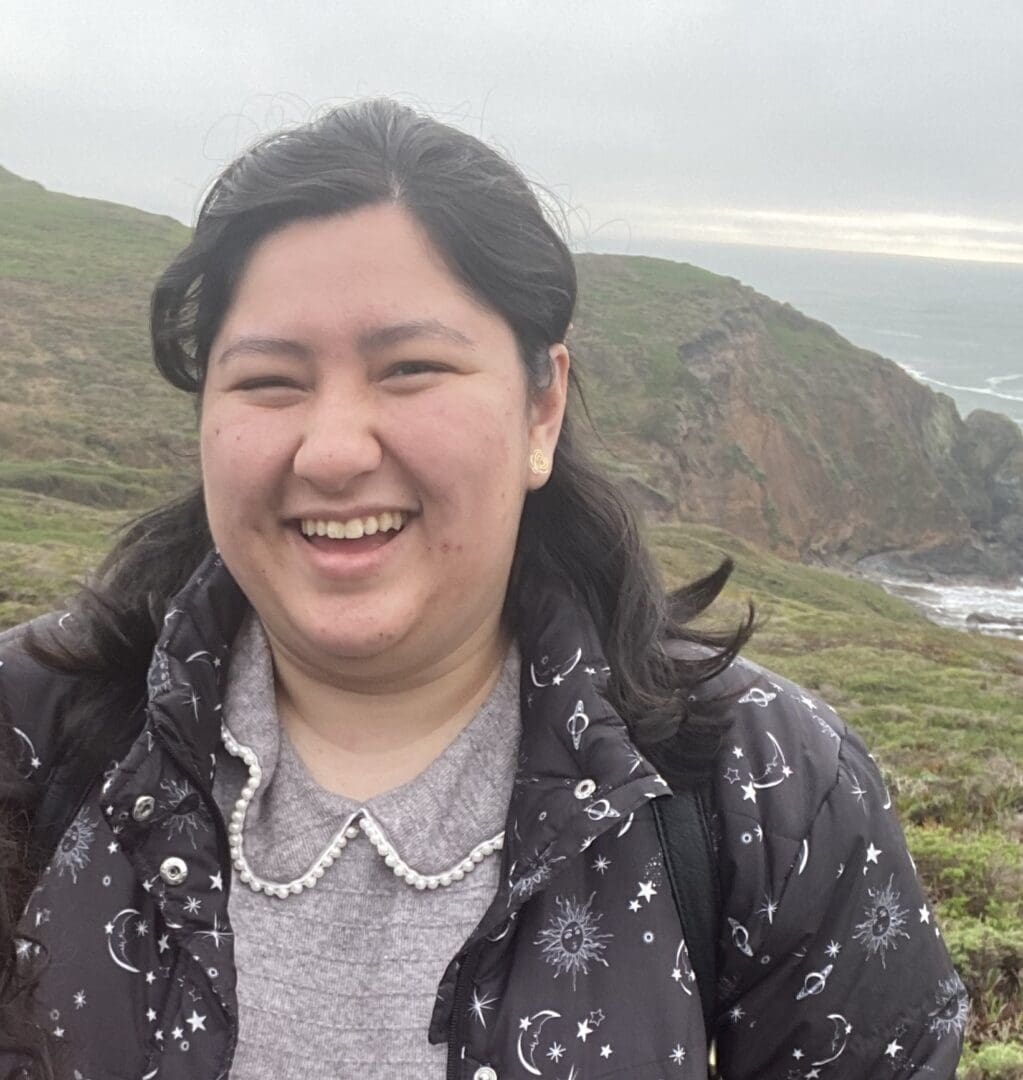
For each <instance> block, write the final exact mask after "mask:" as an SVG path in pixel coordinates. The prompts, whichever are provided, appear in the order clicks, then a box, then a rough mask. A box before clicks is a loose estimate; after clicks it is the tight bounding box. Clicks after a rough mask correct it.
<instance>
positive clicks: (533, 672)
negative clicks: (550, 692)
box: [529, 649, 583, 689]
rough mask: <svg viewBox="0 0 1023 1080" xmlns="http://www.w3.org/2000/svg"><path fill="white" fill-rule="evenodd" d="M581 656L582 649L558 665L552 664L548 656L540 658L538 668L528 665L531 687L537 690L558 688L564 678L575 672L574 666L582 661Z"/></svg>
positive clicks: (534, 665)
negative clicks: (548, 687)
mask: <svg viewBox="0 0 1023 1080" xmlns="http://www.w3.org/2000/svg"><path fill="white" fill-rule="evenodd" d="M582 655H583V651H582V649H576V651H575V653H574V654H573V655H572V656H570V657H569V658H568V659H567V660H564V661H562V663H560V664H552V663H551V658H550V657H549V656H541V657H540V666H539V667H537V665H536V664H533V663H531V664H530V665H529V675H530V677H531V678H532V680H533V685H534V686H535V687H537V688H538V689H542V688H543V687H545V686H560V685H561V684H562V683H563V682H564V681H565V678H566V677H567V676H569V675H571V674H572V672H573V671H574V670H575V666H576V664H578V663H579V661H580V660H581V659H582Z"/></svg>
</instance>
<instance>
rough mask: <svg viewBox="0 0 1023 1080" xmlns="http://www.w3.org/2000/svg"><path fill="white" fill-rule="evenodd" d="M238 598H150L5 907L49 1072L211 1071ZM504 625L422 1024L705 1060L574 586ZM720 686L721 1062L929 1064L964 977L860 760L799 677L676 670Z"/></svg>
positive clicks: (580, 1054) (960, 997)
mask: <svg viewBox="0 0 1023 1080" xmlns="http://www.w3.org/2000/svg"><path fill="white" fill-rule="evenodd" d="M246 608H247V601H246V600H245V598H244V596H243V595H242V594H241V592H240V590H239V589H238V587H237V585H236V584H235V583H234V581H233V579H232V578H231V576H230V575H229V573H228V572H227V570H226V568H225V567H224V566H223V564H222V563H221V561H220V560H219V558H217V557H216V556H211V557H210V558H209V559H208V560H207V561H206V562H205V563H204V564H203V566H202V567H200V569H199V570H198V571H197V572H196V574H195V575H194V577H193V578H192V580H191V582H190V583H189V584H188V586H186V588H185V589H184V590H183V591H182V592H181V593H180V594H179V596H178V597H177V598H176V599H175V601H174V602H173V603H172V604H171V606H170V608H169V610H168V611H167V613H166V617H165V620H164V628H163V633H162V636H161V638H160V640H159V642H158V644H157V646H156V648H155V649H154V652H153V658H152V666H151V668H150V672H149V680H148V702H147V704H146V707H145V710H144V713H143V719H142V722H141V727H140V729H139V730H138V733H137V736H136V737H135V738H134V742H133V744H132V745H131V748H130V750H129V751H128V752H127V753H126V754H124V755H122V756H120V758H119V760H116V761H113V762H111V763H110V767H109V768H108V769H107V770H106V771H105V772H104V774H103V775H99V776H96V777H95V778H94V782H93V783H92V785H91V788H90V789H89V791H88V794H87V796H86V797H85V801H84V802H83V803H82V805H81V806H80V808H78V809H77V813H75V812H74V807H71V808H70V813H69V814H68V819H69V820H70V819H71V818H72V817H73V820H71V824H70V825H69V826H68V827H67V829H66V831H65V832H64V834H63V838H62V839H61V841H60V843H59V845H58V847H57V849H56V851H55V853H54V854H53V857H52V859H51V861H50V862H49V865H48V866H47V868H46V870H45V871H44V873H43V874H42V876H41V878H40V880H39V883H38V886H37V887H36V889H35V891H34V892H33V894H32V896H31V899H30V901H29V903H28V905H27V908H26V910H25V913H24V917H23V920H22V929H21V933H22V936H21V938H20V939H19V943H18V950H17V951H18V954H19V956H20V957H21V962H23V963H26V964H30V963H36V964H41V965H42V975H41V981H40V984H39V988H38V994H37V999H38V1016H39V1022H40V1024H43V1025H45V1027H46V1029H47V1030H48V1031H49V1032H51V1033H52V1036H53V1038H54V1039H55V1040H56V1042H57V1043H58V1044H59V1045H60V1046H61V1047H62V1048H63V1049H64V1053H65V1057H66V1061H67V1066H68V1067H67V1075H68V1076H69V1077H74V1078H75V1080H101V1078H102V1080H129V1078H131V1080H138V1078H139V1077H145V1078H152V1077H160V1078H161V1080H218V1078H223V1077H227V1076H229V1075H233V1074H231V1060H232V1051H233V1047H234V1044H235V1039H236V1033H237V1028H238V1017H237V1003H236V997H235V971H234V966H233V960H232V957H233V938H232V929H231V919H230V897H231V888H232V867H231V863H230V860H229V855H228V845H227V835H226V830H225V826H224V822H223V819H222V817H221V815H220V813H219V811H218V808H217V806H216V805H215V803H214V801H213V797H212V795H211V781H212V773H213V766H214V761H215V750H216V747H217V743H218V740H219V739H220V737H221V723H220V710H221V700H222V693H223V689H224V682H225V677H226V676H225V673H226V668H227V663H226V661H227V659H228V656H229V653H230V649H231V642H232V640H233V637H234V635H235V633H236V631H237V630H238V627H239V625H240V623H241V619H242V616H243V614H244V612H245V610H246ZM519 644H520V649H521V650H522V657H523V664H522V672H523V674H522V699H521V706H522V737H521V751H520V756H519V762H518V773H517V777H516V780H515V784H514V789H513V794H512V798H511V801H510V804H509V808H508V817H507V824H506V836H505V846H504V849H503V851H502V853H501V855H502V871H501V879H500V885H499V888H498V890H497V892H496V895H495V896H494V898H493V901H492V903H491V905H490V908H489V910H488V911H487V912H486V914H485V916H484V917H483V919H482V921H481V922H480V924H479V926H478V928H477V929H476V931H475V932H474V933H473V934H472V935H471V937H470V938H469V940H468V941H466V942H465V944H464V946H463V947H462V949H461V950H460V951H459V952H458V954H457V955H456V956H454V957H452V958H451V962H450V964H449V966H448V968H447V971H446V973H445V975H444V977H443V979H442V981H441V983H440V986H439V988H438V994H437V1001H436V1007H435V1010H434V1015H433V1020H432V1024H431V1026H430V1030H429V1031H428V1032H424V1033H423V1037H424V1039H425V1038H429V1039H430V1041H431V1042H433V1043H441V1044H445V1043H446V1044H447V1046H448V1068H447V1076H448V1077H449V1078H450V1080H456V1078H457V1080H513V1078H514V1080H530V1078H535V1077H544V1078H549V1080H612V1078H618V1080H668V1078H679V1080H682V1078H703V1077H706V1076H707V1072H708V1066H707V1046H706V1040H705V1034H704V1024H703V1017H702V1015H701V1009H700V995H699V993H698V992H697V987H696V985H695V978H696V976H695V974H694V971H693V969H692V966H691V964H690V962H689V957H688V953H687V949H686V943H685V941H684V940H683V936H682V931H681V929H680V921H679V917H678V912H677V910H676V908H675V906H674V902H673V899H672V891H671V888H670V883H669V882H668V880H667V877H666V871H665V864H664V861H663V859H662V855H661V850H660V847H659V843H658V837H657V833H656V829H655V822H654V819H653V814H652V812H651V802H652V800H655V799H660V798H665V797H668V796H669V795H670V788H669V786H668V784H667V783H666V782H665V780H664V779H662V778H661V777H660V776H659V775H658V774H657V772H656V770H655V769H654V767H653V766H652V765H651V764H650V762H649V761H648V760H647V759H646V758H645V757H644V756H643V755H642V754H640V753H639V752H638V751H637V749H636V747H635V746H634V744H633V742H632V741H631V739H630V737H629V734H628V731H627V728H626V725H625V724H624V722H623V721H622V720H621V718H620V717H619V716H618V715H617V714H616V713H615V712H614V710H613V709H612V708H611V707H610V705H609V704H608V703H607V701H606V699H605V696H604V694H605V689H606V686H607V681H608V676H609V669H608V667H607V665H606V662H605V658H604V656H603V655H602V652H601V648H600V645H599V643H598V640H597V636H596V633H595V630H594V627H593V625H592V622H591V620H590V618H589V617H588V615H587V613H586V612H585V611H584V610H583V609H582V608H580V607H579V606H578V605H577V604H576V603H575V602H573V601H572V600H570V599H569V598H568V597H567V596H566V595H565V594H564V592H563V591H561V590H560V589H559V588H556V587H554V586H552V587H551V588H550V589H548V590H544V591H543V592H542V593H541V594H539V595H538V596H537V597H536V604H535V618H534V620H533V629H532V630H531V632H530V633H529V634H528V635H527V636H526V639H525V640H522V641H520V643H519ZM0 662H2V667H0V712H2V713H3V714H4V715H5V716H6V717H7V718H8V722H9V723H10V724H11V725H13V729H14V736H15V739H16V743H17V745H18V747H19V748H20V749H21V751H22V753H21V756H20V760H19V762H18V764H19V767H20V769H21V770H22V772H23V774H24V775H25V776H26V777H29V778H30V779H31V781H32V782H33V783H35V784H38V785H46V784H47V782H48V780H49V779H50V778H52V776H53V775H54V770H55V768H56V767H57V765H58V762H56V761H55V760H54V757H53V746H54V744H55V739H54V731H55V725H57V724H58V723H59V721H60V717H61V715H62V714H63V711H64V710H65V708H66V705H67V702H68V701H69V700H71V698H72V696H73V695H74V694H75V693H76V684H75V680H74V679H73V678H71V677H67V676H60V675H57V674H55V673H54V672H52V671H49V670H46V669H42V668H40V667H39V666H38V665H37V664H36V663H35V662H34V661H31V660H30V659H29V658H28V657H27V656H26V655H25V653H24V652H23V651H21V650H20V649H19V646H18V635H17V634H16V633H15V634H13V635H10V634H9V635H8V636H7V637H6V639H5V641H4V642H2V643H0ZM728 690H733V691H735V692H736V694H737V698H736V702H735V705H734V708H733V713H734V717H733V720H732V726H731V729H730V731H729V732H728V734H727V736H726V737H725V740H724V742H723V744H722V747H721V750H720V753H719V755H718V760H717V763H716V764H715V776H714V779H715V799H716V804H717V809H716V813H715V815H714V818H713V821H714V832H715V845H716V849H717V851H716V864H717V871H718V873H719V875H720V883H721V896H722V904H723V910H722V912H721V915H722V918H721V926H722V940H721V941H720V943H719V948H718V973H719V986H718V993H717V1000H718V1007H719V1011H718V1020H717V1024H716V1044H717V1061H718V1066H719V1069H720V1073H721V1076H723V1077H725V1078H726V1080H754V1078H755V1080H797V1078H805V1080H814V1078H820V1080H854V1078H855V1080H866V1078H869V1080H889V1078H909V1077H927V1078H929V1080H948V1078H951V1077H953V1075H954V1071H955V1064H956V1062H957V1061H958V1059H959V1054H960V1049H961V1042H962V1036H963V1028H964V1024H965V1020H966V1015H967V999H966V994H965V991H964V988H963V986H962V983H961V982H960V980H959V978H958V976H957V975H956V973H955V971H954V970H953V968H952V965H951V963H950V961H949V958H948V955H947V953H946V950H945V948H944V945H943V943H942V941H941V936H940V932H939V930H938V928H937V926H936V925H935V920H934V916H933V913H932V910H931V908H930V907H929V905H928V903H927V900H926V899H925V897H924V895H923V894H922V891H921V887H920V884H919V882H918V881H917V878H916V874H915V871H914V868H913V865H912V861H911V859H910V857H909V854H908V852H907V850H906V846H905V843H904V840H903V837H902V834H901V831H900V829H899V826H898V824H897V821H896V818H895V815H894V813H893V810H892V805H891V800H890V798H889V797H888V794H887V792H886V790H885V787H884V783H883V782H882V779H881V777H880V775H879V772H878V770H877V768H876V766H875V764H874V762H873V761H872V759H871V758H870V755H869V754H868V753H867V752H866V750H865V749H864V747H863V744H862V743H861V742H860V740H859V739H858V738H857V737H856V735H854V734H853V733H852V732H851V731H850V730H849V729H848V728H847V727H846V725H845V724H844V723H843V722H842V721H841V720H840V719H839V718H838V717H837V716H836V715H835V713H834V712H833V711H832V710H831V709H830V708H829V707H828V706H827V705H826V704H824V703H823V702H822V701H821V700H820V699H819V698H816V697H814V696H812V695H811V694H808V693H807V692H806V691H805V690H803V689H802V688H800V687H799V686H796V685H794V684H793V683H792V682H790V681H788V680H786V679H784V678H781V677H780V676H778V675H775V674H772V673H771V672H768V671H765V670H763V669H761V668H758V667H757V666H756V665H753V664H750V663H748V662H745V661H742V660H739V661H736V662H733V664H732V665H731V666H730V667H729V668H728V669H727V670H726V671H725V672H723V673H722V674H721V675H720V676H718V677H717V678H716V679H715V680H712V682H710V683H707V684H701V687H700V695H701V696H702V695H704V694H706V695H707V696H713V695H716V694H719V693H721V692H723V691H728ZM125 722H126V723H127V720H126V721H125ZM336 869H337V870H339V871H340V870H341V869H342V868H341V867H340V866H339V867H337V868H336ZM456 887H457V886H456ZM268 902H279V903H287V901H286V900H280V901H276V900H273V901H268ZM15 1064H17V1062H15V1061H14V1060H12V1059H9V1058H8V1059H7V1060H4V1059H3V1058H2V1055H0V1065H2V1066H4V1067H5V1068H11V1067H13V1066H14V1065H15Z"/></svg>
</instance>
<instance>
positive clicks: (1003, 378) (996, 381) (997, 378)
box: [984, 374, 1023, 386]
mask: <svg viewBox="0 0 1023 1080" xmlns="http://www.w3.org/2000/svg"><path fill="white" fill-rule="evenodd" d="M1016 381H1023V374H1019V375H992V376H991V377H990V378H988V379H985V380H984V382H986V383H987V384H988V386H1001V385H1002V383H1004V382H1016Z"/></svg>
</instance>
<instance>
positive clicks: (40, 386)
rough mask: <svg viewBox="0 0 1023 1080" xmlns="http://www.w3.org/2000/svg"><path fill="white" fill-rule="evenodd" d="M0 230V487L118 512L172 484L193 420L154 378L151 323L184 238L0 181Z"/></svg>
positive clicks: (126, 211)
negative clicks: (159, 288) (156, 290)
mask: <svg viewBox="0 0 1023 1080" xmlns="http://www.w3.org/2000/svg"><path fill="white" fill-rule="evenodd" d="M0 223H2V224H0V487H3V488H14V489H19V490H28V491H38V490H40V483H42V481H41V480H40V477H41V476H42V475H44V474H45V476H47V477H48V478H49V479H48V480H47V481H46V483H48V484H50V485H51V486H50V488H49V489H48V490H50V492H51V493H53V494H59V495H60V496H61V497H63V498H68V499H71V500H73V501H78V502H83V503H85V504H87V505H97V504H98V505H104V506H114V507H116V506H130V505H133V504H135V505H137V504H138V503H139V502H140V501H145V499H146V498H152V496H153V493H154V492H160V493H163V492H167V491H169V490H172V489H174V488H175V487H178V486H180V484H181V483H182V480H183V477H184V476H185V475H187V474H188V473H189V471H190V470H191V468H192V466H191V462H190V459H189V454H190V452H191V441H192V440H191V432H192V429H193V426H194V423H193V419H192V411H191V408H190V405H189V403H188V401H187V400H186V398H185V397H184V395H182V394H178V393H175V392H173V391H172V390H171V389H170V388H169V387H167V386H165V385H164V384H163V383H162V381H161V380H160V379H158V378H155V377H154V374H153V367H152V362H151V360H150V358H149V344H148V335H147V312H148V304H149V292H150V290H151V288H152V285H153V282H154V281H155V279H156V277H157V275H158V274H159V272H160V271H161V270H162V269H163V267H164V266H165V265H166V263H167V262H168V261H169V260H170V258H171V257H172V256H173V254H174V253H175V252H176V251H178V250H179V249H180V248H181V247H182V246H183V245H184V244H185V243H186V242H187V239H188V230H187V229H186V228H185V227H184V226H183V225H181V224H179V223H178V222H176V221H173V220H171V219H170V218H165V217H158V216H156V215H153V214H144V213H142V212H140V211H138V210H133V209H131V208H129V207H125V206H116V205H114V204H112V203H104V202H98V201H96V200H94V199H77V198H73V197H71V196H69V195H57V194H54V193H52V192H48V191H45V190H44V189H43V188H42V187H40V186H39V185H38V184H34V183H30V182H29V181H26V180H21V179H19V178H18V177H15V176H13V175H12V174H11V173H9V172H5V171H2V170H0ZM21 462H33V463H35V465H36V468H35V469H34V470H28V471H26V470H22V469H18V468H14V467H13V466H14V464H15V463H21ZM97 465H98V466H102V467H103V469H104V470H105V471H106V472H107V475H106V478H105V479H104V481H103V489H104V490H103V494H102V496H101V497H100V498H97V491H96V488H95V485H94V483H93V480H94V479H95V477H96V473H95V468H94V467H95V466H97ZM90 471H91V476H92V479H90V478H89V474H90Z"/></svg>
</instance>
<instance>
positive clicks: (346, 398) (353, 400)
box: [292, 392, 383, 491]
mask: <svg viewBox="0 0 1023 1080" xmlns="http://www.w3.org/2000/svg"><path fill="white" fill-rule="evenodd" d="M382 460H383V448H382V446H381V443H380V438H379V432H378V431H377V425H376V415H375V411H374V409H373V403H372V401H371V400H370V397H369V395H368V394H360V393H355V394H353V393H350V392H349V393H346V394H344V395H343V396H342V395H335V394H332V395H329V396H328V395H323V396H321V397H319V398H317V399H316V400H315V401H313V402H311V403H310V405H309V407H308V409H307V410H306V415H305V418H304V423H303V426H302V430H301V432H300V441H299V445H298V447H297V448H296V450H295V456H294V460H293V464H292V468H293V470H294V473H295V475H296V476H297V477H299V478H301V479H302V480H306V481H308V483H310V484H312V485H313V486H314V487H317V488H320V489H322V490H324V491H337V490H340V489H342V488H344V487H346V486H347V485H348V484H349V483H350V482H351V481H352V480H354V479H355V478H356V477H358V476H362V475H363V474H366V473H371V472H373V471H374V470H375V469H377V468H379V466H380V463H381V461H382Z"/></svg>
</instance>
